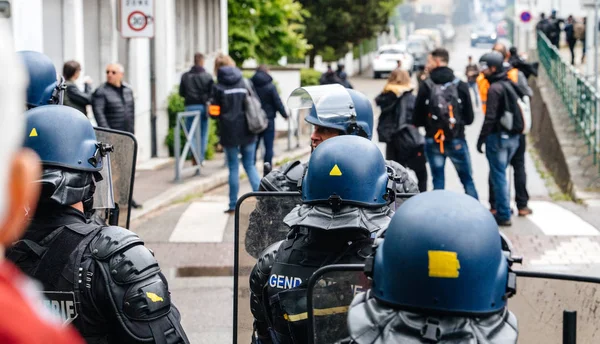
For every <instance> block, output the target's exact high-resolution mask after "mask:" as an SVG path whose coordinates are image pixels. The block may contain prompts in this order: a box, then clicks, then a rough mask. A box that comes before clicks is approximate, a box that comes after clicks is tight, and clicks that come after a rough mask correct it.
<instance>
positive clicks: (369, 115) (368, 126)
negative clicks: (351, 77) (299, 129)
mask: <svg viewBox="0 0 600 344" xmlns="http://www.w3.org/2000/svg"><path fill="white" fill-rule="evenodd" d="M288 106H289V107H290V108H291V109H310V112H309V114H308V116H306V118H305V120H306V121H307V122H308V123H310V124H312V125H318V126H320V127H325V128H332V129H337V130H339V131H340V132H342V133H343V134H348V135H358V136H362V137H366V138H368V139H369V140H370V139H371V137H372V136H373V107H372V106H371V102H370V101H369V99H368V98H367V97H366V96H365V95H364V94H362V93H360V92H357V91H355V90H352V89H347V88H345V87H344V86H342V85H338V84H333V85H322V86H307V87H300V88H297V89H295V90H294V91H293V92H292V94H291V95H290V98H289V99H288Z"/></svg>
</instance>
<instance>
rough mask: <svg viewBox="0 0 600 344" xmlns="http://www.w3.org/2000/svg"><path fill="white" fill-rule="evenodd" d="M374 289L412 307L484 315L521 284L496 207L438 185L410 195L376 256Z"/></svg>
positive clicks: (406, 307) (378, 295)
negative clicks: (511, 265) (516, 282)
mask: <svg viewBox="0 0 600 344" xmlns="http://www.w3.org/2000/svg"><path fill="white" fill-rule="evenodd" d="M372 273H373V276H372V277H373V287H372V291H373V295H374V297H375V298H377V299H378V300H379V301H381V302H382V303H384V304H387V305H390V306H392V307H396V308H399V309H404V310H408V311H416V312H426V313H443V314H452V315H466V316H476V315H484V314H490V313H494V312H497V311H500V310H502V309H503V308H504V307H505V306H506V299H507V297H509V296H512V294H513V293H514V291H515V285H514V280H515V279H514V277H515V276H514V273H513V272H511V271H510V270H509V264H508V258H507V257H506V256H505V255H504V254H503V252H502V246H501V239H500V234H499V231H498V225H497V224H496V221H495V220H494V217H493V216H492V215H491V214H490V212H489V211H488V210H487V209H486V208H485V207H484V206H483V205H481V204H480V203H479V202H477V200H475V199H473V198H472V197H469V196H467V195H465V194H459V193H455V192H451V191H443V190H436V191H431V192H426V193H422V194H419V195H416V196H414V197H412V198H410V199H409V200H408V201H406V202H404V204H403V205H402V207H400V208H399V209H398V211H397V212H396V213H395V214H394V217H393V218H392V221H391V222H390V224H389V226H388V228H387V231H386V232H385V238H384V240H383V243H381V244H380V246H379V247H378V248H377V253H376V254H375V260H374V263H373V271H372Z"/></svg>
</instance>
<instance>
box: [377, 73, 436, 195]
mask: <svg viewBox="0 0 600 344" xmlns="http://www.w3.org/2000/svg"><path fill="white" fill-rule="evenodd" d="M375 103H376V104H377V105H378V106H379V107H380V108H381V115H380V116H379V123H378V124H377V134H378V136H379V141H380V142H385V143H386V148H385V155H386V159H387V160H394V161H396V162H398V163H399V164H400V165H402V166H404V167H408V168H410V169H411V170H413V171H414V172H415V175H416V176H417V179H418V185H419V192H425V191H427V167H426V159H425V152H424V144H425V141H424V139H423V136H422V135H421V134H420V133H419V130H418V129H417V128H416V127H415V126H414V125H413V124H412V122H413V112H414V107H415V96H414V95H413V87H412V85H411V80H410V75H409V74H408V72H407V71H405V70H402V69H396V70H394V71H392V73H391V74H390V76H389V77H388V80H387V84H386V85H385V87H384V88H383V92H381V94H379V95H378V96H377V98H375Z"/></svg>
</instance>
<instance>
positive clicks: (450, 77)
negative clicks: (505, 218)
mask: <svg viewBox="0 0 600 344" xmlns="http://www.w3.org/2000/svg"><path fill="white" fill-rule="evenodd" d="M449 60H450V57H449V55H448V51H447V50H446V49H443V48H437V49H435V50H434V51H433V52H431V53H430V54H429V56H428V57H427V70H428V71H429V77H428V78H427V79H426V80H425V81H424V82H422V83H421V85H420V87H419V93H418V94H417V99H416V104H415V113H414V118H413V123H414V124H415V125H416V126H418V127H425V131H426V136H425V155H426V157H427V161H428V162H429V166H430V168H431V176H432V179H433V188H434V189H436V190H438V189H444V187H445V175H444V167H445V165H446V158H449V159H450V161H452V164H453V165H454V168H456V172H457V173H458V176H459V178H460V181H461V183H462V184H463V186H464V188H465V192H466V193H467V194H468V195H470V196H472V197H474V198H478V195H477V190H476V189H475V183H474V182H473V176H472V174H473V172H472V168H471V156H470V154H469V148H468V146H467V141H466V140H465V126H466V125H470V124H471V123H473V118H474V114H473V105H472V103H471V95H470V94H469V86H468V85H467V83H465V82H463V81H461V80H460V79H458V78H456V77H455V76H454V71H453V70H452V69H450V68H448V62H449Z"/></svg>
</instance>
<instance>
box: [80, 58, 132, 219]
mask: <svg viewBox="0 0 600 344" xmlns="http://www.w3.org/2000/svg"><path fill="white" fill-rule="evenodd" d="M124 72H125V70H124V68H123V66H122V65H120V64H118V63H111V64H109V65H108V66H106V82H105V83H104V84H103V85H101V86H100V87H98V88H97V89H96V91H95V92H94V94H93V95H92V109H93V110H94V117H95V118H96V123H98V126H99V127H102V128H110V129H115V130H121V131H126V132H128V133H132V134H133V133H134V132H135V101H134V99H133V90H132V89H131V87H129V86H128V85H126V84H125V83H123V73H124ZM131 206H132V207H134V208H140V207H141V205H140V204H138V203H137V202H135V201H134V200H133V199H132V200H131Z"/></svg>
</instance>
